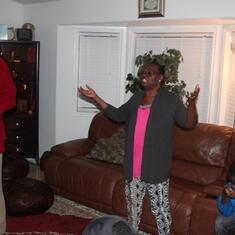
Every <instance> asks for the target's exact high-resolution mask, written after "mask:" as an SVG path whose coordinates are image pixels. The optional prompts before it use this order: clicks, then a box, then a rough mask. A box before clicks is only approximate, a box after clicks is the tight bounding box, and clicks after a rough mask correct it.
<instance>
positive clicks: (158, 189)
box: [79, 63, 200, 235]
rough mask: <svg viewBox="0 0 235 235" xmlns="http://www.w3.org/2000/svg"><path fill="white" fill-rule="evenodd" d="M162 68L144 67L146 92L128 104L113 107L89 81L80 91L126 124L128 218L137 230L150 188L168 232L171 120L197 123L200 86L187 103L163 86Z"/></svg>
mask: <svg viewBox="0 0 235 235" xmlns="http://www.w3.org/2000/svg"><path fill="white" fill-rule="evenodd" d="M164 73H165V71H164V67H163V66H160V65H159V64H156V63H150V64H147V65H145V66H143V68H142V69H141V72H140V81H141V86H142V88H143V91H140V92H136V93H135V94H134V95H133V96H132V97H131V98H130V99H129V101H127V102H126V103H125V104H123V105H122V106H121V107H119V108H115V107H113V106H111V105H109V104H107V103H106V102H105V101H104V100H103V99H101V98H100V97H99V96H98V95H97V94H96V92H95V91H94V90H93V89H92V88H90V87H89V86H87V89H84V88H82V87H80V88H79V91H80V93H81V94H82V95H84V96H86V97H88V98H91V99H92V100H93V101H94V102H95V103H97V105H98V106H100V108H101V109H102V110H103V112H104V113H105V115H107V116H108V117H109V118H110V119H112V120H114V121H118V122H125V123H126V127H127V128H126V130H127V133H126V138H127V141H126V143H127V144H126V146H125V159H124V176H125V194H126V200H127V211H128V221H129V223H130V224H131V225H132V226H133V227H134V228H135V229H136V231H138V229H139V223H140V216H141V212H142V204H143V198H144V195H145V192H146V190H147V192H148V194H149V197H150V201H151V211H152V213H153V215H154V217H155V219H156V223H157V227H158V234H160V235H168V234H170V225H171V214H170V204H169V199H168V190H169V177H170V169H171V158H172V143H171V132H172V126H173V123H174V122H176V123H177V124H178V125H180V126H182V127H184V128H189V129H191V128H194V127H195V126H196V124H197V122H198V114H197V108H196V100H197V98H198V94H199V92H200V88H199V86H198V85H197V86H196V87H195V90H194V92H193V93H192V94H191V96H190V97H188V101H187V104H188V105H187V108H186V107H185V106H184V104H183V103H182V101H181V100H180V99H179V98H178V97H177V96H176V95H174V94H173V93H171V92H169V91H167V90H166V89H164V88H162V87H161V85H160V84H161V82H163V81H164Z"/></svg>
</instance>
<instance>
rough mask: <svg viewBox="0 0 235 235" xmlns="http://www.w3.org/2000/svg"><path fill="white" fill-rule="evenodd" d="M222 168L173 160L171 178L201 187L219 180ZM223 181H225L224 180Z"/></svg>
mask: <svg viewBox="0 0 235 235" xmlns="http://www.w3.org/2000/svg"><path fill="white" fill-rule="evenodd" d="M222 175H223V168H222V167H217V166H208V165H203V164H197V163H194V162H189V161H182V160H178V159H173V161H172V171H171V176H173V177H176V178H179V179H182V180H184V181H188V182H193V183H195V184H199V185H202V186H205V185H208V184H211V183H213V182H215V181H217V179H221V177H222ZM224 180H225V179H224Z"/></svg>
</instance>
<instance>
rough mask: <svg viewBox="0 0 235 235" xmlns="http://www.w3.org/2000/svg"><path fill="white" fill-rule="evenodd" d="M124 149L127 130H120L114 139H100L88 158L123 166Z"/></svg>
mask: <svg viewBox="0 0 235 235" xmlns="http://www.w3.org/2000/svg"><path fill="white" fill-rule="evenodd" d="M124 148H125V129H124V128H120V129H119V131H118V132H117V133H115V134H114V135H113V136H112V137H110V138H106V139H99V140H98V141H97V143H96V144H95V146H94V147H93V149H92V150H91V152H90V153H89V154H88V155H87V157H88V158H94V159H98V160H101V161H106V162H111V163H114V164H121V165H123V159H124Z"/></svg>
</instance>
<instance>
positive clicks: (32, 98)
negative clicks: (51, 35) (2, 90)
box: [0, 41, 40, 163]
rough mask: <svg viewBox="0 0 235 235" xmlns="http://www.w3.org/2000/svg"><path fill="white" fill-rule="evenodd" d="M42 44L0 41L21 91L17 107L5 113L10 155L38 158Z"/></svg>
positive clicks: (7, 152)
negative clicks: (40, 51) (40, 52)
mask: <svg viewBox="0 0 235 235" xmlns="http://www.w3.org/2000/svg"><path fill="white" fill-rule="evenodd" d="M39 46H40V43H39V42H34V41H33V42H24V41H22V42H21V41H0V52H1V56H2V57H3V58H4V59H5V61H6V62H7V63H8V65H9V68H10V70H11V73H12V77H13V79H14V82H15V84H16V88H17V98H16V99H17V100H16V107H15V108H14V109H13V110H10V111H8V112H7V113H5V116H4V118H5V123H6V132H7V137H8V138H7V142H6V153H5V154H6V155H7V156H10V155H17V156H19V157H23V158H32V159H35V160H36V162H37V163H38V162H39V156H38V87H39V84H38V81H39Z"/></svg>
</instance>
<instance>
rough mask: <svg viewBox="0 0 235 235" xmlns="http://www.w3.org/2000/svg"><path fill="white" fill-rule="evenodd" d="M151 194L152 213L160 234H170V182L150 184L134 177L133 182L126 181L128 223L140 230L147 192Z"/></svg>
mask: <svg viewBox="0 0 235 235" xmlns="http://www.w3.org/2000/svg"><path fill="white" fill-rule="evenodd" d="M146 189H147V192H148V194H149V197H150V202H151V211H152V213H153V215H154V217H155V219H156V223H157V227H158V234H159V235H168V234H170V225H171V214H170V203H169V199H168V190H169V180H167V181H164V182H162V183H159V184H149V183H146V182H144V181H141V180H140V179H139V178H136V177H134V178H133V180H132V181H131V182H127V181H126V186H125V194H126V201H127V210H128V222H129V223H130V224H131V225H132V226H133V228H135V229H136V230H138V229H139V223H140V216H141V213H142V204H143V198H144V195H145V192H146Z"/></svg>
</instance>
